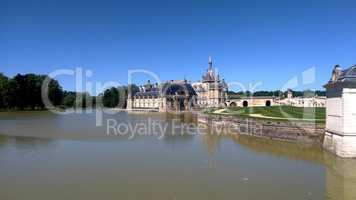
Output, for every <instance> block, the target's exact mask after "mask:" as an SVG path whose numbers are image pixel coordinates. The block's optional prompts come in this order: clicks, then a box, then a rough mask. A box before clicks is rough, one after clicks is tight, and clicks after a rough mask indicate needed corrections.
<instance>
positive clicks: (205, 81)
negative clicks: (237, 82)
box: [192, 57, 228, 107]
mask: <svg viewBox="0 0 356 200" xmlns="http://www.w3.org/2000/svg"><path fill="white" fill-rule="evenodd" d="M208 64H209V66H208V70H207V71H206V73H205V74H204V75H203V77H202V81H200V82H196V83H193V84H192V86H193V88H194V90H195V91H196V93H197V95H198V96H197V105H198V106H200V107H221V106H225V105H226V104H225V101H226V99H227V91H228V86H227V84H226V83H225V81H224V79H222V80H220V76H219V74H218V73H217V72H216V71H215V69H214V68H213V61H212V59H211V57H209V62H208Z"/></svg>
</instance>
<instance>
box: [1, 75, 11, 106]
mask: <svg viewBox="0 0 356 200" xmlns="http://www.w3.org/2000/svg"><path fill="white" fill-rule="evenodd" d="M8 82H9V78H7V77H6V76H5V75H4V74H2V73H0V109H4V108H5V107H7V102H6V101H5V100H6V95H7V90H8Z"/></svg>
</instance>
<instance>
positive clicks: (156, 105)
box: [127, 80, 197, 112]
mask: <svg viewBox="0 0 356 200" xmlns="http://www.w3.org/2000/svg"><path fill="white" fill-rule="evenodd" d="M196 96H197V94H196V93H195V91H194V89H193V87H192V85H191V84H190V83H188V81H186V80H182V81H181V80H172V81H168V82H165V83H162V84H160V85H159V84H157V83H156V84H151V82H150V81H148V82H147V84H146V85H144V86H141V87H140V91H139V92H136V93H134V94H132V93H131V92H129V95H128V99H127V109H129V110H135V109H136V110H153V111H160V112H168V111H189V110H192V109H193V108H194V107H195V106H196Z"/></svg>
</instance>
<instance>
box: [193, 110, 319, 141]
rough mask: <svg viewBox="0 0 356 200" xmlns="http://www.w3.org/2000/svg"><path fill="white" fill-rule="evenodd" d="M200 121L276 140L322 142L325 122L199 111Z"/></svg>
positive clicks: (231, 131)
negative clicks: (209, 113)
mask: <svg viewBox="0 0 356 200" xmlns="http://www.w3.org/2000/svg"><path fill="white" fill-rule="evenodd" d="M198 122H199V123H203V124H205V125H207V126H208V127H209V128H210V129H211V130H213V131H217V132H222V131H223V132H225V133H229V134H245V135H252V136H256V137H264V138H270V139H276V140H286V141H298V142H313V143H320V144H321V143H322V141H323V137H324V124H319V123H314V122H302V121H275V120H265V119H257V118H239V117H235V116H224V115H208V114H203V113H199V114H198Z"/></svg>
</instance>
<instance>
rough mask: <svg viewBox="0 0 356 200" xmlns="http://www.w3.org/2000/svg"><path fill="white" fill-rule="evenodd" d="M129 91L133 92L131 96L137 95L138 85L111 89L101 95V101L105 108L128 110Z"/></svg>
mask: <svg viewBox="0 0 356 200" xmlns="http://www.w3.org/2000/svg"><path fill="white" fill-rule="evenodd" d="M129 91H131V94H135V93H136V92H138V91H139V87H138V86H136V85H130V86H119V87H111V88H109V89H106V90H105V91H104V92H103V93H102V94H100V95H99V99H101V101H102V104H103V106H104V107H108V108H114V107H116V108H126V106H127V105H126V102H127V98H128V94H129Z"/></svg>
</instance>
